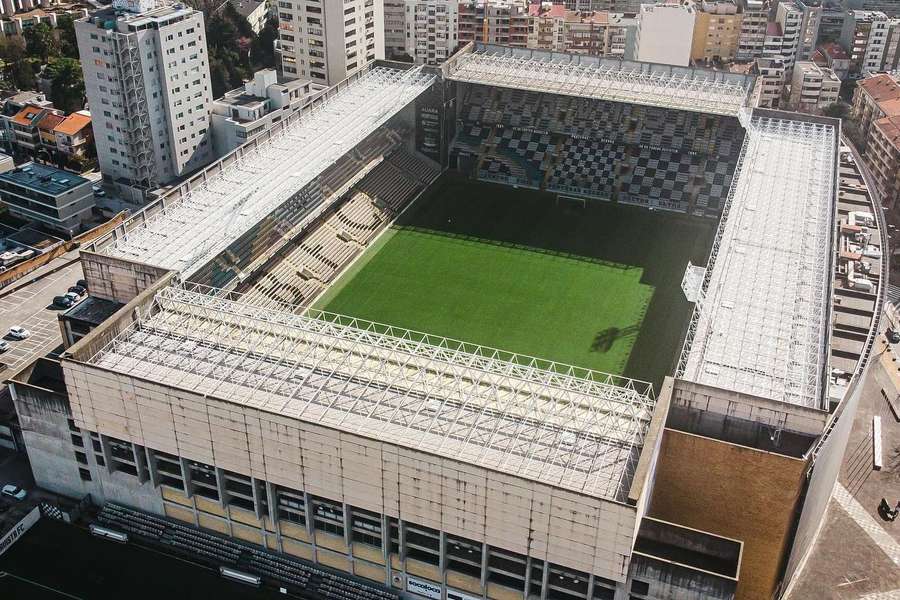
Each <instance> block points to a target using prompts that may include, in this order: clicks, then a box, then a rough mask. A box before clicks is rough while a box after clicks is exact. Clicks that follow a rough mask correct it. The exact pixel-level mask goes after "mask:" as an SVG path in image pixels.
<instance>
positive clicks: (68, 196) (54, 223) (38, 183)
mask: <svg viewBox="0 0 900 600" xmlns="http://www.w3.org/2000/svg"><path fill="white" fill-rule="evenodd" d="M0 204H3V205H4V206H6V208H7V210H9V212H10V213H11V214H13V215H16V216H18V217H21V218H23V219H26V220H29V221H38V222H40V223H42V224H44V225H46V226H47V227H49V228H51V229H53V230H54V231H58V232H60V233H63V234H65V235H67V236H72V235H75V234H77V233H79V231H80V229H81V226H82V224H83V223H84V222H86V221H87V220H89V218H90V216H91V210H92V209H93V208H94V191H93V189H92V185H91V182H90V180H88V179H85V178H84V177H81V176H79V175H75V174H74V173H69V172H68V171H62V170H60V169H55V168H53V167H48V166H46V165H40V164H37V163H26V164H24V165H22V166H21V167H19V168H16V169H12V170H10V171H6V172H5V173H0Z"/></svg>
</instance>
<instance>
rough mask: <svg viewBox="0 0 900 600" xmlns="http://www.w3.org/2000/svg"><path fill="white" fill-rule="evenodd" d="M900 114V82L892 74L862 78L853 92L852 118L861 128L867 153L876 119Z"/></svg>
mask: <svg viewBox="0 0 900 600" xmlns="http://www.w3.org/2000/svg"><path fill="white" fill-rule="evenodd" d="M893 116H900V84H898V83H897V80H896V79H894V77H892V76H891V75H887V74H885V73H881V74H878V75H872V76H869V77H866V78H865V79H862V80H860V82H859V84H858V85H857V86H856V91H855V92H854V93H853V108H852V109H851V111H850V118H851V119H852V120H853V121H854V122H855V123H856V126H857V127H858V128H859V133H860V140H858V141H859V146H860V150H862V151H863V153H866V147H867V145H868V140H869V133H870V131H871V129H872V125H873V124H874V123H875V121H878V120H879V119H883V118H884V117H893Z"/></svg>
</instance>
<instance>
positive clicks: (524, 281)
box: [316, 176, 713, 384]
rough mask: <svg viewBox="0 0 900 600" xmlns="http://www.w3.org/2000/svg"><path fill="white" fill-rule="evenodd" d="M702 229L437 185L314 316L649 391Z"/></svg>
mask: <svg viewBox="0 0 900 600" xmlns="http://www.w3.org/2000/svg"><path fill="white" fill-rule="evenodd" d="M711 225H712V224H706V223H698V222H694V221H689V220H687V219H684V218H681V217H675V216H671V215H664V214H659V213H649V212H647V211H646V210H641V209H635V208H633V207H627V206H616V205H611V204H608V203H600V202H593V203H590V202H589V203H588V205H587V206H586V207H584V208H580V207H578V208H576V207H575V206H574V205H572V204H566V203H563V204H562V205H558V204H557V202H556V200H555V198H554V197H553V196H552V195H549V194H543V193H539V192H533V191H523V190H515V189H512V188H507V187H502V186H494V185H489V184H483V183H478V182H471V181H467V180H460V179H455V178H453V177H452V176H445V177H444V178H442V179H441V180H440V181H439V182H438V183H437V184H436V185H435V186H434V187H433V188H432V190H430V192H429V193H428V194H427V195H426V196H424V197H423V198H421V199H420V200H419V201H418V202H417V203H416V204H415V205H414V206H413V207H411V208H410V210H409V211H407V212H406V213H405V214H404V215H403V216H402V217H401V218H400V219H398V221H397V223H396V224H395V226H394V227H392V228H391V229H390V230H388V231H387V232H386V233H385V234H384V235H383V236H382V237H380V238H379V240H378V241H377V242H376V243H375V244H374V245H373V246H372V247H371V248H370V249H369V250H368V251H367V252H366V253H365V254H364V255H363V256H362V257H361V258H360V260H358V261H357V262H356V263H355V264H354V265H353V266H352V267H351V268H350V269H349V270H348V271H347V272H346V273H345V274H344V275H343V276H342V277H341V278H340V280H339V281H337V282H336V283H335V284H334V285H333V286H332V287H331V288H330V289H329V290H328V291H327V292H326V294H325V295H324V296H323V297H322V298H321V299H320V300H319V302H317V304H316V308H319V309H322V310H327V311H330V312H336V313H341V314H345V315H352V316H355V317H360V318H364V319H368V320H372V321H377V322H380V323H386V324H390V325H396V326H400V327H405V328H408V329H414V330H418V331H423V332H428V333H432V334H436V335H441V336H445V337H451V338H455V339H460V340H464V341H467V342H473V343H477V344H482V345H486V346H493V347H496V348H500V349H503V350H509V351H513V352H518V353H521V354H529V355H533V356H537V357H540V358H546V359H550V360H555V361H559V362H563V363H570V364H574V365H578V366H581V367H587V368H592V369H597V370H600V371H606V372H610V373H617V374H624V375H627V376H630V377H637V378H641V379H646V380H649V381H653V382H654V383H657V384H658V383H659V382H660V381H661V379H662V377H663V376H664V375H665V374H666V373H667V372H668V371H669V370H670V368H671V365H672V361H673V359H674V357H675V355H676V354H677V351H678V345H679V343H680V339H681V336H682V333H683V330H684V326H685V324H686V320H687V318H688V317H689V315H690V305H689V304H688V303H687V301H685V300H684V298H683V296H682V294H681V290H680V282H681V277H682V275H683V273H684V267H685V264H686V263H687V261H688V260H694V262H695V263H696V262H703V259H704V258H705V255H706V253H707V252H708V248H709V243H710V240H711V235H712V233H713V229H712V226H711Z"/></svg>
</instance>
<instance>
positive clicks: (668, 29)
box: [635, 2, 697, 67]
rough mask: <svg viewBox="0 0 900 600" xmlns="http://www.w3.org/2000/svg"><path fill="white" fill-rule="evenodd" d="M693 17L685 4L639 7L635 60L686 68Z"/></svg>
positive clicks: (694, 9) (695, 15) (693, 9)
mask: <svg viewBox="0 0 900 600" xmlns="http://www.w3.org/2000/svg"><path fill="white" fill-rule="evenodd" d="M696 17H697V11H696V8H695V7H694V5H693V4H690V3H687V2H684V3H681V4H675V3H667V4H642V5H641V12H639V13H638V15H637V23H638V25H637V39H636V41H635V57H636V58H637V60H639V61H641V62H654V63H662V64H667V65H677V66H682V67H686V66H688V65H689V64H690V62H691V43H692V40H693V37H694V21H695V20H696Z"/></svg>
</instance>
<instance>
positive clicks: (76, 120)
mask: <svg viewBox="0 0 900 600" xmlns="http://www.w3.org/2000/svg"><path fill="white" fill-rule="evenodd" d="M90 124H91V117H90V115H85V114H81V113H77V112H75V113H72V114H71V115H69V116H68V117H66V118H65V119H63V121H62V122H61V123H60V124H59V125H57V126H56V127H55V128H54V129H53V131H55V132H56V133H62V134H65V135H75V134H76V133H78V132H79V131H81V130H82V129H84V128H85V127H87V126H88V125H90Z"/></svg>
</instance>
